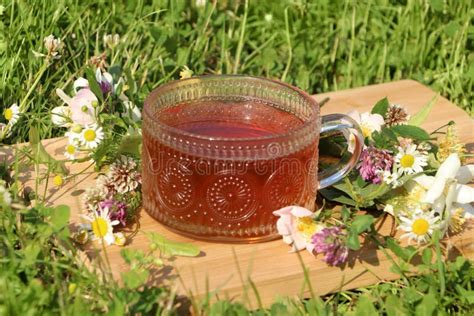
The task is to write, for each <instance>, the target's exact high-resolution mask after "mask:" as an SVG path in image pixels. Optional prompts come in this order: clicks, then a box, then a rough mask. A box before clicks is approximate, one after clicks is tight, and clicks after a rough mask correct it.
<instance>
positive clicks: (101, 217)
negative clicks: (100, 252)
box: [82, 207, 119, 245]
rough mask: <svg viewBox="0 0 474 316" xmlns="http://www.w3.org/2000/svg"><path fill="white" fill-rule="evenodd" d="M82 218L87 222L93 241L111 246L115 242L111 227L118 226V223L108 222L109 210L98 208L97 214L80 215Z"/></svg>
mask: <svg viewBox="0 0 474 316" xmlns="http://www.w3.org/2000/svg"><path fill="white" fill-rule="evenodd" d="M82 218H84V219H85V220H87V221H89V223H90V225H91V230H92V234H93V237H94V239H98V240H99V241H101V242H105V244H106V245H111V244H113V243H114V242H115V236H114V232H113V226H115V225H118V224H119V221H117V220H114V221H111V220H110V216H109V209H108V208H100V207H99V210H98V211H97V212H95V211H94V212H92V214H89V215H82Z"/></svg>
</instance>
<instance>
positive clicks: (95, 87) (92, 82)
mask: <svg viewBox="0 0 474 316" xmlns="http://www.w3.org/2000/svg"><path fill="white" fill-rule="evenodd" d="M85 73H86V79H87V81H88V82H89V88H90V89H91V91H92V92H94V94H95V96H96V97H97V98H99V100H100V101H102V102H103V101H104V95H103V94H102V89H101V88H100V86H99V84H98V83H97V79H96V78H95V73H94V72H93V71H92V69H90V68H86V69H85Z"/></svg>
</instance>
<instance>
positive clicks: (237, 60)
mask: <svg viewBox="0 0 474 316" xmlns="http://www.w3.org/2000/svg"><path fill="white" fill-rule="evenodd" d="M248 7H249V2H248V0H246V1H245V10H244V19H243V20H242V28H241V29H240V37H239V44H238V45H237V52H236V54H235V64H234V71H233V73H234V74H236V73H237V71H238V70H239V66H240V54H241V53H242V49H243V47H244V36H245V27H246V24H247V14H248Z"/></svg>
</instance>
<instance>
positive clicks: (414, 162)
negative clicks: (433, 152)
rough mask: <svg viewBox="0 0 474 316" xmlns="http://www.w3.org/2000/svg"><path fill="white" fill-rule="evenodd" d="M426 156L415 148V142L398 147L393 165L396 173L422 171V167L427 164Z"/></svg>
mask: <svg viewBox="0 0 474 316" xmlns="http://www.w3.org/2000/svg"><path fill="white" fill-rule="evenodd" d="M427 160H428V157H427V156H426V155H423V154H422V153H420V152H419V151H418V150H417V146H416V145H415V144H411V145H408V146H407V147H405V148H403V147H398V153H397V155H396V156H395V167H396V168H397V169H398V173H399V174H400V175H402V174H412V173H420V172H423V167H424V166H426V165H427V164H428V162H427Z"/></svg>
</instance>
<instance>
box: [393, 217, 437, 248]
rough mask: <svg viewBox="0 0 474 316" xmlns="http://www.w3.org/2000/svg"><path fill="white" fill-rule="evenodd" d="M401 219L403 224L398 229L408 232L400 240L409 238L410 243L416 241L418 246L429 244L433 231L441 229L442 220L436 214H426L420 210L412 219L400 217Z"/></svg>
mask: <svg viewBox="0 0 474 316" xmlns="http://www.w3.org/2000/svg"><path fill="white" fill-rule="evenodd" d="M399 219H400V221H401V223H400V225H399V226H398V229H402V230H404V231H405V232H406V233H405V234H403V235H402V236H400V239H402V238H408V242H409V243H411V242H412V241H413V240H415V241H416V242H417V244H420V243H422V242H427V241H428V239H429V237H430V236H431V235H432V234H433V231H434V230H435V229H439V227H440V225H439V220H440V218H439V217H438V216H435V215H434V212H430V213H428V214H426V213H423V211H422V210H420V209H418V210H416V211H415V213H414V214H413V216H412V217H411V218H407V217H404V216H399Z"/></svg>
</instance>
